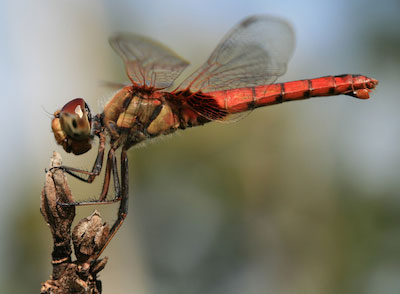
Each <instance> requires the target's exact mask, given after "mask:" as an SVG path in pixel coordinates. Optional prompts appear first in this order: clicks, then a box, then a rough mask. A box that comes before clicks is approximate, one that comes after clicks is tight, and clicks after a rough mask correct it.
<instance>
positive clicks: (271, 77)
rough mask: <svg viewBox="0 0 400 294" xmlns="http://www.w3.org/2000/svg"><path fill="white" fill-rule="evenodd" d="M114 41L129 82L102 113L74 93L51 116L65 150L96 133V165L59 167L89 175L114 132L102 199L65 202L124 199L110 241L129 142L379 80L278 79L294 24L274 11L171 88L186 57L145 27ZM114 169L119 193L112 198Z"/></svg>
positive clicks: (358, 92) (358, 93)
mask: <svg viewBox="0 0 400 294" xmlns="http://www.w3.org/2000/svg"><path fill="white" fill-rule="evenodd" d="M110 43H111V46H112V47H113V49H114V50H115V51H116V52H117V53H118V54H119V55H120V56H121V57H122V59H123V60H124V63H125V68H126V72H127V75H128V77H129V79H130V81H131V82H132V85H130V86H126V87H123V88H122V89H121V90H119V91H118V92H117V93H116V94H115V95H114V96H113V97H112V98H111V99H110V101H109V102H108V103H107V104H106V105H105V107H104V111H103V113H101V114H97V115H93V116H92V114H91V113H90V110H89V107H88V105H87V104H86V102H85V101H84V100H83V99H81V98H77V99H74V100H72V101H70V102H68V103H67V104H65V105H64V107H63V108H62V109H61V110H59V111H56V112H55V114H54V119H53V120H52V129H53V132H54V136H55V139H56V141H57V143H58V144H59V145H61V146H62V147H63V148H64V149H65V151H67V152H72V153H74V154H77V155H79V154H83V153H85V152H87V151H88V150H90V149H91V147H92V141H93V139H94V138H95V137H98V138H99V148H98V154H97V158H96V160H95V163H94V165H93V168H92V170H91V171H85V170H80V169H76V168H72V167H66V166H63V167H62V169H63V170H64V171H65V172H67V173H68V174H70V175H72V176H74V177H76V178H78V179H80V180H83V181H85V182H88V183H91V182H93V180H94V179H95V177H96V176H98V175H99V174H100V171H101V169H102V166H103V158H104V150H105V143H106V139H107V138H108V139H109V142H110V150H109V152H108V156H107V164H106V172H105V179H104V182H103V188H102V191H101V194H100V196H99V199H98V200H96V201H87V202H75V203H69V204H66V203H64V205H87V204H102V203H114V202H118V201H120V206H119V210H118V218H117V220H116V221H115V223H114V224H113V226H112V228H111V230H110V234H109V236H108V239H107V242H106V245H107V244H108V242H109V241H110V240H111V239H112V237H113V236H114V235H115V233H116V232H117V230H118V229H119V227H120V226H121V225H122V223H123V221H124V219H125V217H126V215H127V212H128V207H127V205H128V182H129V181H128V158H127V150H128V149H129V148H131V147H132V146H134V145H136V144H138V143H139V142H142V141H144V140H147V139H150V138H153V137H156V136H160V135H166V134H170V133H173V132H175V131H176V130H178V129H181V130H184V129H186V128H189V127H194V126H200V125H204V124H205V123H208V122H211V121H224V120H228V119H231V118H232V117H236V116H237V115H240V114H242V113H244V112H247V111H249V110H252V109H254V108H258V107H263V106H269V105H273V104H277V103H282V102H287V101H295V100H300V99H307V98H310V97H319V96H332V95H340V94H344V95H348V96H352V97H356V98H360V99H367V98H369V92H371V90H372V89H374V88H375V87H376V85H377V84H378V81H377V80H375V79H373V78H368V77H366V76H363V75H351V74H345V75H340V76H326V77H321V78H315V79H307V80H299V81H293V82H287V83H278V84H273V82H274V81H275V80H276V79H277V78H278V77H279V76H281V75H283V74H284V73H285V71H286V65H287V63H288V60H289V58H290V56H291V54H292V51H293V48H294V32H293V30H292V28H291V26H290V25H289V24H288V23H287V22H286V21H284V20H282V19H279V18H275V17H271V16H252V17H249V18H247V19H245V20H243V21H242V22H241V23H239V24H238V25H237V26H236V27H234V28H233V29H232V30H231V31H230V32H229V33H228V34H227V35H226V36H225V38H224V39H223V40H222V41H221V42H220V43H219V45H218V46H217V48H216V49H215V50H214V52H213V53H212V54H211V56H210V57H209V59H208V60H207V62H206V63H205V64H204V65H203V66H202V67H200V68H199V69H198V70H197V71H195V72H194V73H193V74H192V75H191V76H189V77H188V78H187V79H186V80H185V81H184V82H183V83H182V84H181V85H179V86H178V87H177V88H175V89H174V90H171V91H166V89H167V88H170V87H171V85H172V83H173V82H174V80H175V79H176V78H177V77H178V76H179V75H180V73H181V72H182V71H183V70H184V69H185V68H186V67H187V66H188V62H186V61H185V60H184V59H182V58H180V57H179V56H178V55H176V54H175V53H174V52H172V51H171V50H170V49H168V48H167V47H165V46H163V45H161V44H160V43H158V42H155V41H153V40H151V39H149V38H146V37H143V36H140V35H134V34H118V35H116V36H114V37H112V38H111V39H110ZM118 148H121V149H122V152H121V159H120V160H121V172H120V175H119V174H118V167H117V159H116V156H115V152H116V150H117V149H118ZM119 176H120V177H121V181H120V179H119ZM111 177H112V178H113V182H114V192H115V195H114V197H113V198H112V199H111V200H107V194H108V190H109V185H110V180H111ZM106 245H105V246H106ZM105 246H104V248H105ZM104 248H103V249H102V250H101V252H102V251H103V250H104ZM101 252H99V253H98V255H97V256H99V255H100V253H101Z"/></svg>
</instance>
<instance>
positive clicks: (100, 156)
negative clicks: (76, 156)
mask: <svg viewBox="0 0 400 294" xmlns="http://www.w3.org/2000/svg"><path fill="white" fill-rule="evenodd" d="M99 138H100V142H99V150H98V151H97V156H96V160H95V161H94V164H93V168H92V171H91V172H89V171H86V170H82V169H78V168H74V167H69V166H60V167H58V168H60V169H62V170H63V171H64V172H66V173H67V174H69V175H71V176H73V177H74V178H76V179H78V180H81V181H83V182H86V183H92V182H93V181H94V179H95V178H96V177H97V176H98V175H99V174H100V173H101V170H102V168H103V161H104V149H105V144H106V136H105V135H104V133H100V134H99ZM77 173H80V174H84V175H88V178H84V177H82V176H80V175H78V174H77Z"/></svg>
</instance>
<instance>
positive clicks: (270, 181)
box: [0, 0, 400, 294]
mask: <svg viewBox="0 0 400 294" xmlns="http://www.w3.org/2000/svg"><path fill="white" fill-rule="evenodd" d="M399 13H400V2H399V1H397V0H393V1H383V2H379V3H378V2H377V1H361V0H358V1H357V0H356V1H347V0H338V1H317V0H315V1H269V0H263V1H261V0H260V1H256V0H254V1H252V0H246V1H228V0H224V1H211V0H203V1H177V0H176V1H161V0H158V1H156V0H147V1H134V0H131V1H94V0H86V1H49V0H42V1H1V2H0V41H1V46H0V64H1V66H0V83H1V103H2V107H3V113H2V115H1V116H0V119H1V134H2V144H1V145H0V150H1V156H0V160H1V164H0V166H1V169H0V187H1V196H0V197H1V204H0V238H1V241H0V260H1V263H0V264H1V265H0V289H2V290H1V292H2V293H38V292H39V289H40V283H41V282H43V281H45V280H47V279H48V277H49V275H50V273H51V270H52V268H51V264H50V260H51V255H50V254H51V250H52V239H51V234H50V231H49V229H48V227H47V226H46V224H45V222H44V220H43V218H42V216H41V215H40V213H39V205H40V193H41V189H42V185H43V183H44V177H45V173H44V169H45V168H46V167H48V164H49V159H50V157H51V155H52V152H53V150H56V151H58V152H60V154H61V155H62V157H63V160H64V163H65V164H67V165H70V166H75V167H81V168H86V169H89V168H91V166H92V163H93V160H94V158H95V155H96V154H95V153H96V152H95V149H96V148H94V150H93V151H92V152H90V153H89V154H86V155H82V156H79V157H75V156H71V155H69V154H66V153H65V152H64V151H63V150H62V148H61V147H59V146H57V145H56V143H55V141H54V138H53V135H52V133H51V129H50V118H49V115H48V114H47V113H46V111H48V112H50V113H53V112H54V111H55V110H57V109H59V108H60V107H62V105H64V104H65V103H66V102H67V101H69V100H70V99H72V98H75V97H83V98H85V99H86V101H87V102H88V103H89V105H91V108H92V112H94V113H97V112H98V111H101V108H102V105H104V102H105V101H107V99H108V98H109V97H110V96H111V95H112V93H113V91H114V90H113V89H110V88H106V87H104V86H102V85H101V81H112V82H125V81H126V80H127V78H126V76H125V72H124V68H123V64H122V62H121V60H120V58H119V57H118V56H117V55H116V54H115V53H114V52H113V51H112V49H111V48H110V46H109V45H108V41H107V39H108V37H109V36H110V35H111V34H112V33H114V32H116V31H130V32H135V33H140V34H143V35H147V36H150V37H152V38H154V39H156V40H159V41H161V42H162V43H164V44H166V45H167V46H168V47H170V48H171V49H173V50H174V51H176V52H177V53H178V54H179V55H180V56H182V57H184V58H185V59H186V60H188V61H191V64H192V65H193V66H191V67H190V68H189V69H188V70H187V71H185V73H184V75H187V74H189V73H190V72H191V71H192V70H194V69H195V68H196V67H197V66H200V65H201V64H202V63H203V62H204V61H205V60H206V58H207V57H208V55H209V54H210V53H211V52H212V50H213V49H214V47H215V46H216V45H217V43H218V41H219V40H220V39H221V38H222V37H223V35H224V34H225V33H226V32H227V31H228V30H229V29H230V28H231V27H232V26H234V25H235V24H236V23H238V22H239V21H240V20H241V19H243V18H245V17H247V16H249V15H252V14H273V15H277V16H281V17H283V18H285V19H287V20H288V21H289V22H291V24H292V25H293V27H294V29H295V31H296V36H297V40H296V43H297V44H296V50H295V53H294V56H293V57H292V59H291V62H290V63H289V68H288V72H287V74H286V75H285V76H283V77H282V78H281V79H280V80H279V81H280V82H282V81H289V80H297V79H305V78H313V77H319V76H324V75H331V74H343V73H354V74H358V73H359V74H365V75H368V76H371V77H374V78H376V79H378V80H379V81H380V84H379V86H378V88H377V90H376V91H375V92H374V93H373V95H372V98H371V99H370V100H368V101H361V100H357V99H353V98H351V97H347V96H337V97H331V98H324V99H314V100H307V101H302V102H294V103H286V104H283V105H278V106H273V107H269V108H263V109H259V110H257V111H254V112H253V113H252V114H251V115H250V116H248V117H246V118H245V119H243V120H241V121H240V122H238V123H235V124H219V123H213V124H209V125H206V126H204V127H199V128H193V129H189V130H186V131H184V132H181V133H179V134H178V135H175V136H172V137H171V138H168V139H166V140H158V141H157V142H156V143H155V144H153V143H152V144H149V145H148V146H147V147H145V148H135V149H133V150H131V151H130V154H129V156H130V157H129V159H130V176H131V178H130V184H131V189H130V191H131V194H130V204H129V214H128V217H127V220H126V222H125V224H124V225H123V227H122V228H121V230H120V231H119V232H118V234H117V237H116V238H115V239H114V240H113V242H111V244H110V246H109V247H108V248H107V250H106V251H105V253H104V255H106V256H108V257H109V262H108V264H107V266H106V268H105V270H103V271H102V272H101V276H100V279H101V280H102V282H103V288H104V293H141V294H142V293H143V294H147V293H151V294H153V293H156V294H176V293H186V294H192V293H193V294H194V293H212V294H214V293H216V294H224V293H229V294H236V293H238V294H239V293H240V294H241V293H249V294H263V293H307V294H312V293H384V294H386V293H400V279H399V273H400V251H399V248H400V192H399V190H400V178H399V171H400V152H399V151H398V146H399V143H400V115H399V110H400V99H399V94H398V85H399V79H400V71H399V67H400V18H399V16H398V15H399ZM101 181H102V178H101V177H100V179H98V180H97V181H95V183H94V184H92V185H87V184H86V185H85V184H80V183H78V182H77V181H75V180H73V179H70V185H71V188H72V191H73V194H74V196H75V197H76V199H87V198H93V197H95V196H96V195H98V193H99V192H100V189H101ZM93 209H94V208H93V207H90V208H79V209H78V212H79V213H78V216H77V218H76V220H77V221H78V220H79V219H80V218H82V217H85V216H87V215H89V214H90V213H91V212H92V211H93ZM98 209H99V210H100V212H101V213H102V215H103V217H104V218H105V219H106V220H107V221H108V222H110V223H111V222H113V221H114V220H115V218H116V209H117V206H108V207H98Z"/></svg>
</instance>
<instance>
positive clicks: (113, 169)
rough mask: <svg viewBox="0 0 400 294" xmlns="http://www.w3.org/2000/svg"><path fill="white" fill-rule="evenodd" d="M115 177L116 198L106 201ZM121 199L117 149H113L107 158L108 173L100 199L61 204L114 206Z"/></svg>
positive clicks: (63, 204) (105, 176)
mask: <svg viewBox="0 0 400 294" xmlns="http://www.w3.org/2000/svg"><path fill="white" fill-rule="evenodd" d="M111 174H112V175H113V182H114V192H115V195H114V198H113V199H111V200H106V197H107V194H108V190H109V188H110V178H111ZM120 199H121V186H120V182H119V177H118V169H117V160H116V157H115V149H114V148H111V149H110V151H109V152H108V156H107V165H106V173H105V175H104V181H103V188H102V191H101V194H100V197H99V198H98V199H97V200H92V201H79V202H69V203H59V204H60V205H62V206H84V205H96V204H112V203H115V202H118V201H119V200H120Z"/></svg>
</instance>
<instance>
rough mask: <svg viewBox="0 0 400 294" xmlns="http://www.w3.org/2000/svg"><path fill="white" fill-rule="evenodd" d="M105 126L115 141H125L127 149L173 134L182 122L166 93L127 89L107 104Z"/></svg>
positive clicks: (104, 114) (131, 87)
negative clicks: (160, 136) (164, 94)
mask: <svg viewBox="0 0 400 294" xmlns="http://www.w3.org/2000/svg"><path fill="white" fill-rule="evenodd" d="M103 124H104V126H105V128H106V129H107V130H108V131H109V133H110V134H111V137H112V138H111V139H112V140H118V141H120V142H121V141H123V143H122V144H125V145H127V147H130V146H133V145H135V144H137V143H139V142H141V141H144V140H146V139H148V138H153V137H156V136H159V135H164V134H169V133H171V132H173V131H175V130H176V129H177V128H178V127H179V125H180V123H179V118H178V116H177V115H176V113H175V112H174V111H173V109H172V108H171V106H170V105H169V103H167V102H166V100H165V98H164V96H163V94H162V92H153V91H145V90H139V89H137V88H135V87H133V86H129V87H124V88H122V89H121V90H120V91H118V92H117V93H116V94H115V95H114V97H112V98H111V100H110V101H109V102H108V103H107V104H106V106H105V107H104V112H103Z"/></svg>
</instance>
